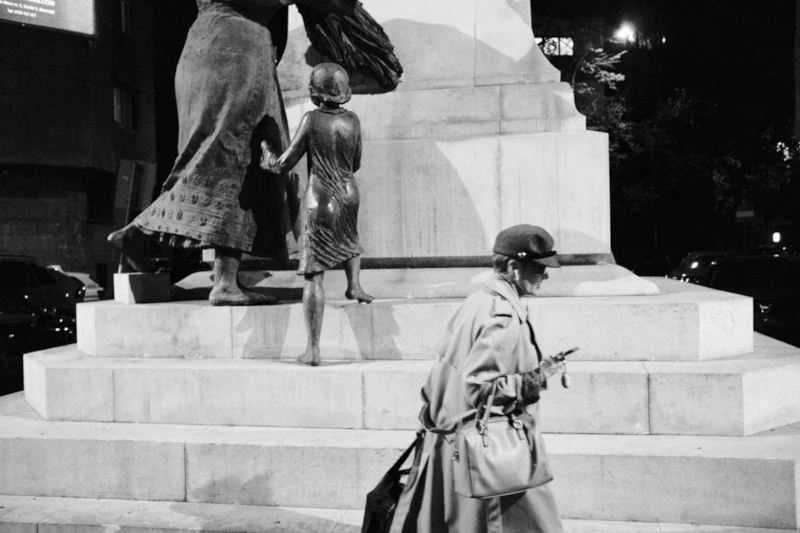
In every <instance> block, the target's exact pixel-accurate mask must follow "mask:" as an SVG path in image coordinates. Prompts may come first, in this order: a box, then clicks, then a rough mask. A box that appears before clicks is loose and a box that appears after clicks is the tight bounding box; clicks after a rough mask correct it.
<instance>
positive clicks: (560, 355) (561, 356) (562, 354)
mask: <svg viewBox="0 0 800 533" xmlns="http://www.w3.org/2000/svg"><path fill="white" fill-rule="evenodd" d="M578 350H579V348H578V347H575V348H570V349H569V350H567V351H566V352H559V353H557V354H555V355H554V356H553V359H555V360H556V361H563V360H564V359H566V358H567V356H568V355H569V354H571V353H574V352H577V351H578Z"/></svg>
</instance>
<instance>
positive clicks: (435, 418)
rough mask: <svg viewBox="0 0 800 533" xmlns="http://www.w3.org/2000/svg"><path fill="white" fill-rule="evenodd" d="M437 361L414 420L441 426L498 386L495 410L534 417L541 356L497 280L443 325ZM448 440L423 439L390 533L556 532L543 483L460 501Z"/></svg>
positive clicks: (513, 297)
mask: <svg viewBox="0 0 800 533" xmlns="http://www.w3.org/2000/svg"><path fill="white" fill-rule="evenodd" d="M438 352H439V358H438V360H437V362H436V364H435V365H434V367H433V369H432V370H431V372H430V374H429V376H428V381H427V383H426V384H425V386H424V387H423V389H422V398H423V401H424V402H425V405H424V406H423V408H422V412H421V413H420V420H421V421H422V423H423V425H424V426H425V427H427V428H433V427H437V426H439V427H444V426H445V425H447V424H446V423H447V421H448V420H451V419H453V418H454V417H455V416H457V415H459V414H460V413H463V412H464V411H467V410H469V409H473V408H475V407H477V406H479V405H481V404H482V403H483V402H485V401H486V399H487V398H488V396H489V394H490V392H491V388H492V384H493V383H494V382H495V381H496V382H497V384H498V390H497V398H496V399H495V405H502V406H503V407H504V410H506V411H510V410H514V409H522V408H524V409H525V410H526V411H528V412H529V413H531V414H533V415H534V417H536V414H537V411H538V407H537V405H536V402H537V401H538V399H539V392H540V391H541V390H543V389H546V386H547V383H546V381H545V380H544V379H543V378H541V377H540V376H539V373H538V372H537V373H535V374H526V373H528V372H530V371H533V370H535V369H536V368H537V367H538V366H539V360H540V359H541V353H540V352H539V348H538V346H537V344H536V340H535V337H534V333H533V328H532V327H531V325H530V323H529V322H528V319H527V311H526V307H525V305H524V304H523V303H522V302H521V300H520V298H519V296H518V295H517V291H516V290H515V289H514V288H513V287H512V286H511V285H509V284H508V283H507V282H505V281H504V280H502V279H501V278H500V277H499V276H495V277H493V278H492V279H491V280H490V281H488V282H487V283H486V284H485V286H484V287H482V288H481V289H480V290H479V291H477V292H476V293H474V294H472V295H471V296H470V297H469V298H467V300H466V301H465V302H464V305H463V306H462V307H461V309H460V310H459V311H458V312H457V313H456V315H455V316H454V317H453V318H452V319H451V320H450V323H449V324H448V326H447V330H446V333H445V335H444V336H443V338H442V340H441V342H440V344H439V347H438ZM450 439H451V435H446V436H441V435H439V434H436V433H433V432H431V431H428V432H426V434H425V439H424V443H423V446H422V452H421V455H420V460H419V466H418V468H414V469H413V470H412V472H411V474H410V476H409V479H408V483H407V485H406V488H405V490H404V491H403V494H402V496H401V498H400V501H399V503H398V506H397V510H396V512H395V517H394V520H393V522H392V528H391V533H483V532H486V533H563V528H562V525H561V518H560V515H559V512H558V508H557V507H556V502H555V500H554V498H553V495H552V492H551V491H550V485H549V484H545V485H542V486H539V487H536V488H534V489H530V490H528V491H526V492H522V493H518V494H513V495H510V496H503V497H499V498H490V499H475V498H467V497H464V496H461V495H460V494H457V493H456V492H455V490H454V487H453V476H452V449H451V447H450V444H449V443H448V442H447V441H448V440H450Z"/></svg>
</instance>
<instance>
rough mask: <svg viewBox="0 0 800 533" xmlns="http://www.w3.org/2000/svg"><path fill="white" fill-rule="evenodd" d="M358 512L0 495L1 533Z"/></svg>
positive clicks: (686, 528) (279, 527) (313, 521)
mask: <svg viewBox="0 0 800 533" xmlns="http://www.w3.org/2000/svg"><path fill="white" fill-rule="evenodd" d="M363 519H364V513H363V511H346V510H342V509H312V508H297V507H264V506H256V505H222V504H210V503H186V502H143V501H128V500H96V499H83V498H33V497H26V496H0V531H3V532H4V533H11V532H13V533H60V532H62V531H69V532H70V533H96V532H97V531H98V530H101V531H115V532H119V531H123V532H124V533H140V532H141V533H145V532H146V533H198V532H206V531H207V532H212V531H213V532H220V533H221V532H225V533H359V532H360V531H361V524H362V521H363ZM564 531H565V533H790V532H794V531H796V530H793V529H792V530H788V529H757V528H738V527H728V526H698V525H691V524H663V523H652V522H608V521H599V520H569V519H565V520H564Z"/></svg>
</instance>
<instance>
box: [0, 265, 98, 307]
mask: <svg viewBox="0 0 800 533" xmlns="http://www.w3.org/2000/svg"><path fill="white" fill-rule="evenodd" d="M0 288H3V289H5V290H6V291H10V292H11V293H13V294H16V295H17V296H19V297H20V298H22V299H24V300H27V301H28V302H29V303H31V304H33V305H35V306H36V307H38V308H39V309H41V310H43V311H45V312H49V313H54V312H59V313H67V314H69V315H71V316H74V315H75V304H77V303H80V302H82V301H83V297H84V294H83V293H84V288H83V283H81V282H80V281H79V280H77V279H75V278H72V277H70V276H67V275H66V274H64V273H62V272H57V271H55V270H52V269H49V268H47V267H46V266H44V264H42V263H41V262H39V261H37V260H36V259H35V258H33V257H29V256H25V255H0Z"/></svg>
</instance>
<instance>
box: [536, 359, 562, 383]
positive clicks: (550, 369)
mask: <svg viewBox="0 0 800 533" xmlns="http://www.w3.org/2000/svg"><path fill="white" fill-rule="evenodd" d="M539 370H541V371H542V374H544V376H545V377H546V378H550V377H552V376H555V375H556V374H558V373H559V372H562V371H563V370H564V361H563V360H562V361H559V360H557V359H554V358H553V357H545V358H544V359H542V362H541V363H540V364H539Z"/></svg>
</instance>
